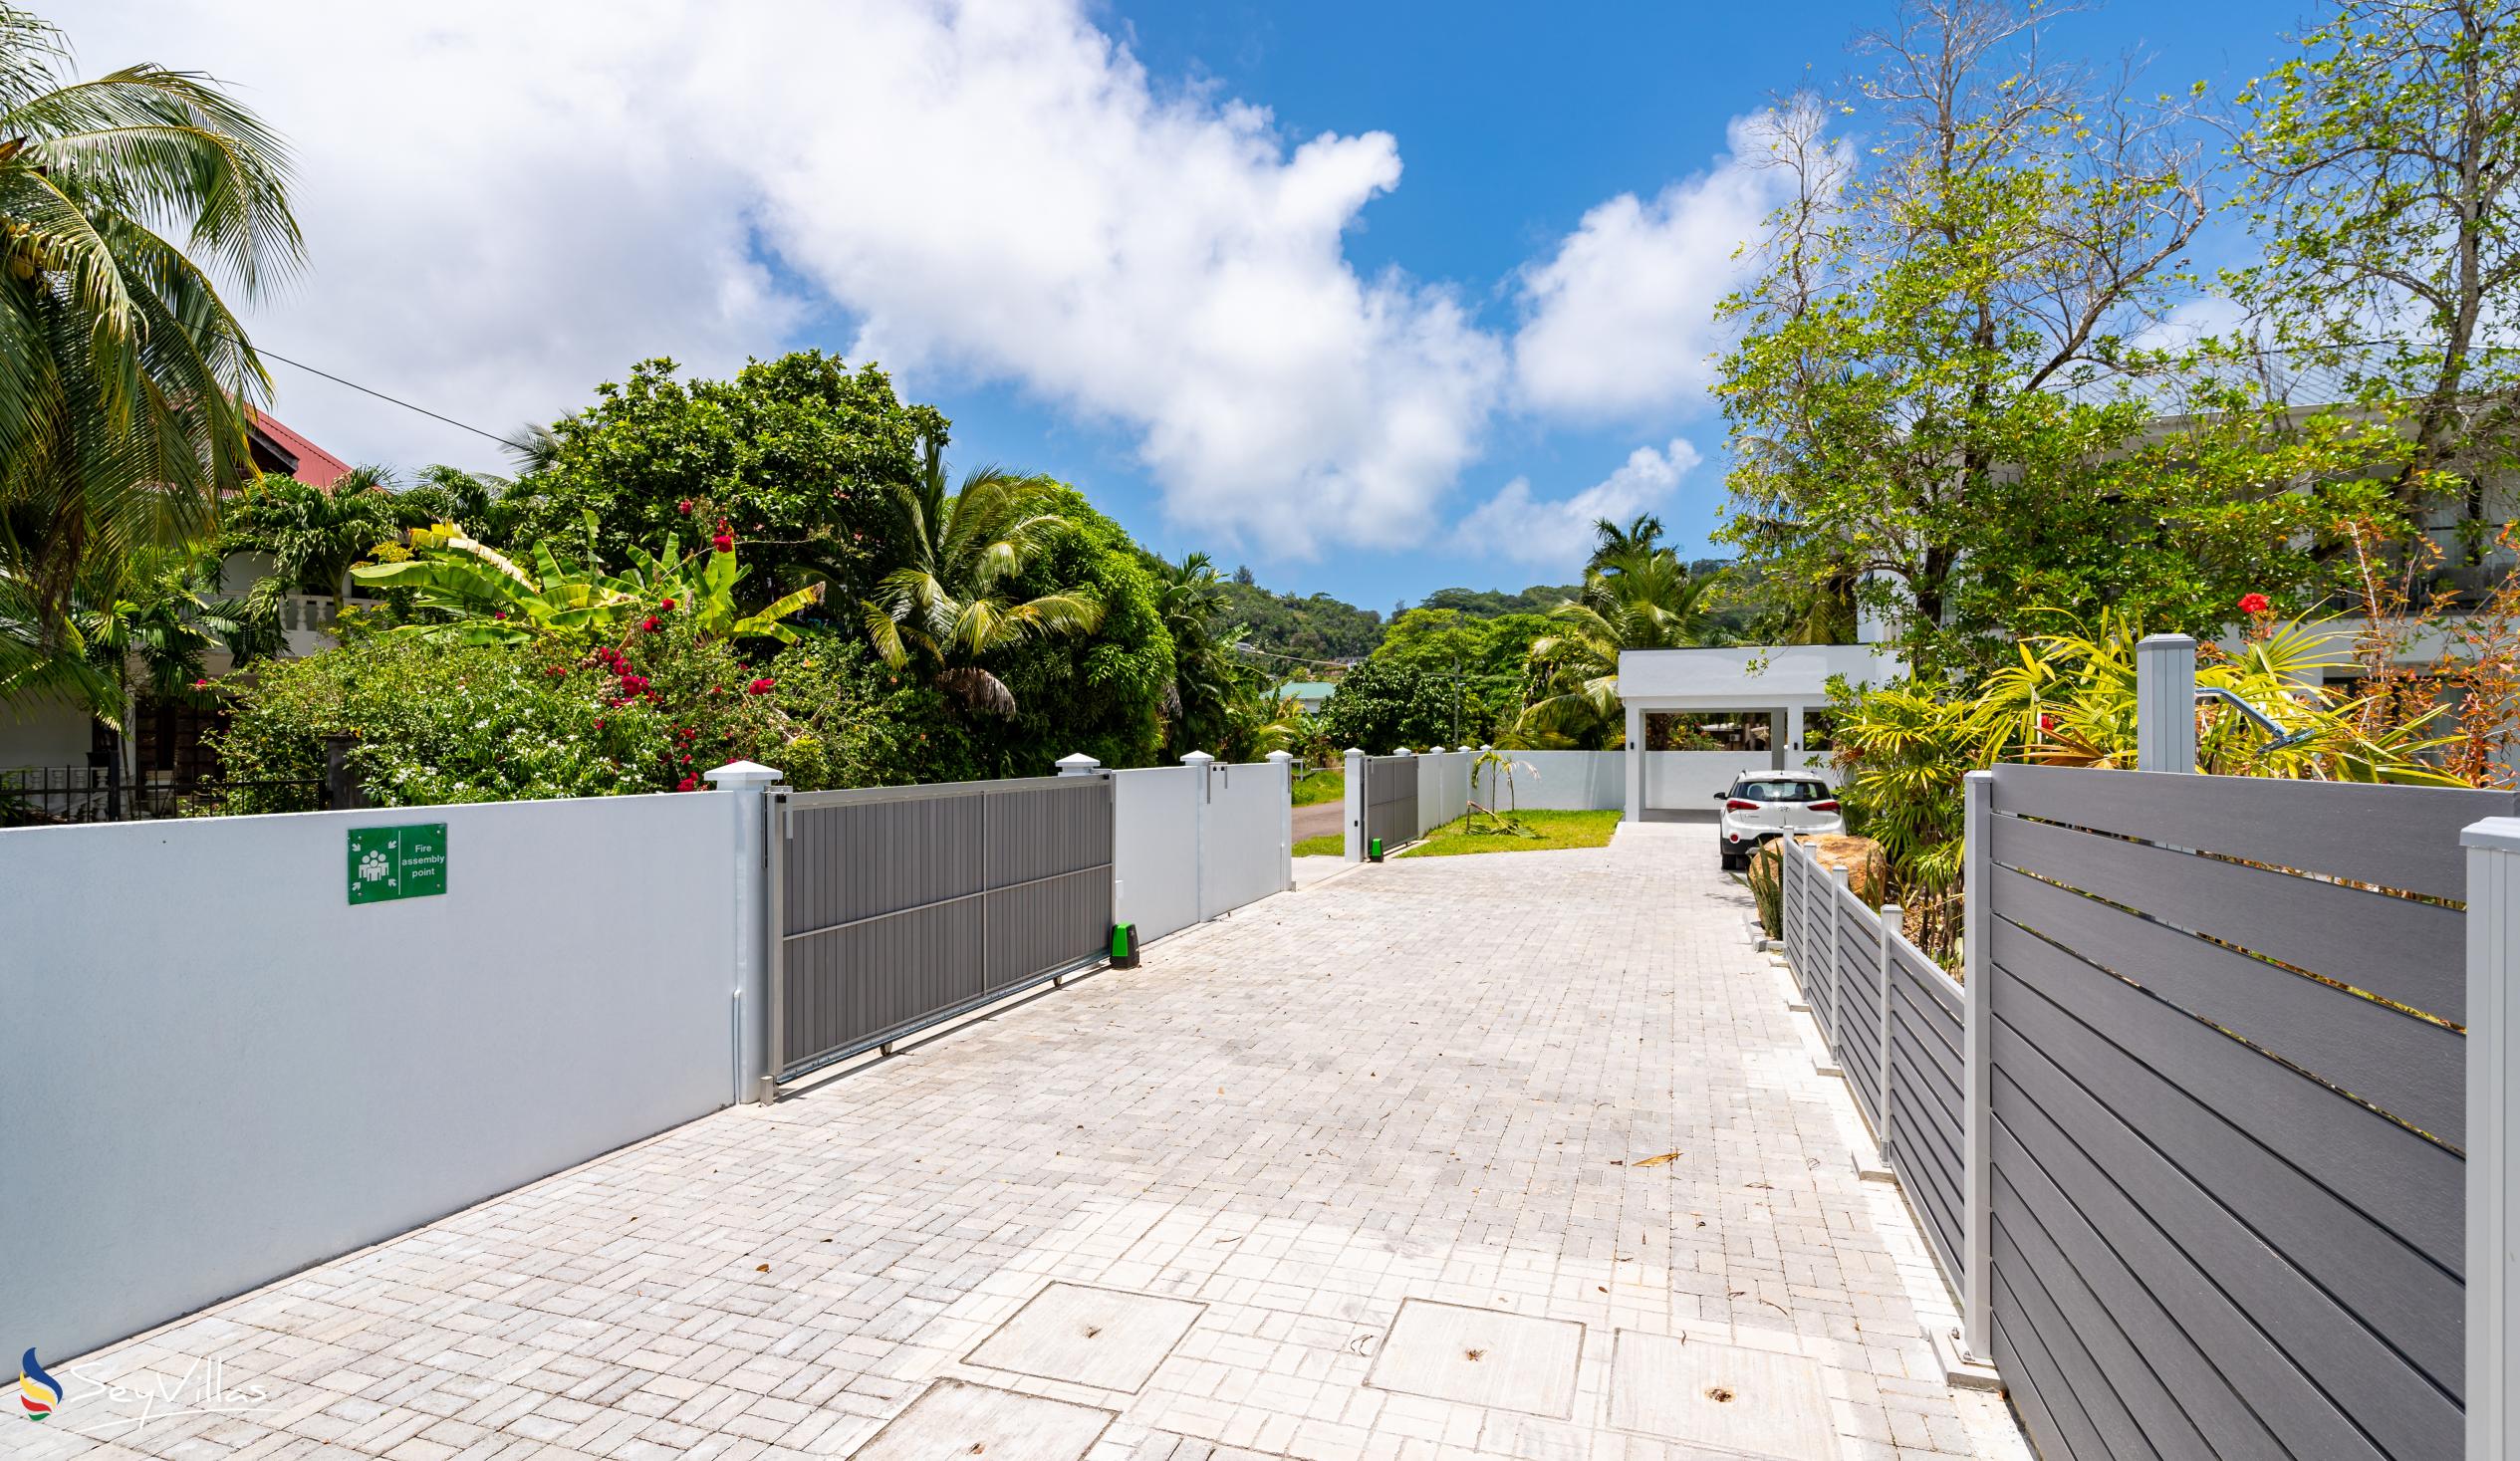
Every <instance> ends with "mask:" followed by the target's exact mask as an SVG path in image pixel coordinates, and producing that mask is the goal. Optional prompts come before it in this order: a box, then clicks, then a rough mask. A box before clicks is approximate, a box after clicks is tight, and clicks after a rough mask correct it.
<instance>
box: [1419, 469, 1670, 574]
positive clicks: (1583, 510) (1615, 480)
mask: <svg viewBox="0 0 2520 1461" xmlns="http://www.w3.org/2000/svg"><path fill="white" fill-rule="evenodd" d="M1700 459H1701V458H1700V457H1699V455H1698V451H1697V448H1696V447H1695V446H1692V445H1690V444H1689V443H1688V442H1687V441H1686V440H1684V439H1682V438H1679V437H1673V438H1672V439H1671V442H1670V444H1669V445H1667V446H1664V447H1662V448H1660V449H1658V450H1657V449H1656V448H1654V447H1651V446H1639V447H1638V448H1637V449H1636V450H1635V451H1632V452H1630V453H1629V454H1628V460H1626V461H1625V462H1622V463H1620V465H1619V469H1618V470H1617V471H1615V472H1612V473H1611V474H1610V475H1609V476H1607V477H1604V478H1603V479H1602V480H1601V481H1599V482H1596V483H1594V484H1593V485H1592V486H1590V487H1587V488H1585V489H1584V490H1583V491H1581V492H1578V493H1575V494H1574V495H1573V496H1570V497H1560V498H1550V499H1543V498H1538V497H1534V496H1533V495H1532V491H1531V482H1530V481H1529V479H1527V478H1523V477H1516V478H1515V479H1514V480H1512V481H1511V482H1508V483H1506V484H1505V485H1504V487H1503V488H1501V489H1499V490H1498V492H1497V493H1496V495H1495V496H1493V497H1491V498H1489V499H1488V500H1487V501H1485V502H1483V503H1481V504H1479V505H1478V506H1477V507H1476V508H1474V509H1472V510H1471V512H1470V514H1469V515H1468V516H1467V517H1465V518H1463V519H1462V521H1461V526H1460V528H1459V529H1458V531H1457V532H1456V533H1455V535H1454V536H1455V541H1456V543H1457V544H1458V546H1459V547H1461V548H1463V549H1465V550H1467V551H1470V552H1474V553H1485V554H1490V555H1494V556H1498V557H1503V558H1509V559H1513V560H1515V561H1517V562H1521V563H1528V564H1536V565H1541V566H1544V567H1548V568H1552V569H1559V570H1563V571H1564V572H1566V573H1567V574H1569V575H1572V574H1573V573H1574V572H1575V571H1576V570H1577V569H1579V568H1581V567H1583V564H1584V560H1585V558H1586V557H1587V556H1589V555H1590V554H1591V553H1592V551H1593V524H1594V523H1595V522H1596V521H1598V520H1599V519H1602V518H1609V519H1610V520H1611V521H1613V522H1616V523H1623V524H1624V523H1626V522H1627V521H1628V520H1629V519H1631V518H1634V517H1635V516H1636V515H1637V514H1638V513H1645V512H1655V511H1658V510H1660V508H1661V507H1662V506H1663V504H1665V503H1667V502H1669V501H1670V499H1671V493H1672V492H1673V490H1674V489H1676V488H1677V487H1678V486H1679V485H1680V479H1681V478H1682V477H1684V476H1686V475H1688V472H1689V470H1690V469H1691V468H1693V467H1695V466H1696V465H1697V464H1698V462H1699V460H1700Z"/></svg>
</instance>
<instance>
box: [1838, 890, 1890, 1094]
mask: <svg viewBox="0 0 2520 1461" xmlns="http://www.w3.org/2000/svg"><path fill="white" fill-rule="evenodd" d="M1829 891H1830V893H1831V895H1832V896H1834V897H1835V898H1837V900H1838V927H1837V947H1838V978H1837V995H1838V1001H1839V1005H1840V1010H1841V1013H1842V1018H1841V1019H1840V1020H1839V1022H1838V1028H1837V1042H1836V1047H1837V1052H1838V1065H1839V1068H1840V1069H1841V1070H1844V1071H1845V1072H1846V1073H1847V1089H1848V1090H1849V1091H1850V1092H1852V1093H1854V1096H1855V1104H1856V1108H1857V1109H1859V1110H1861V1111H1862V1112H1863V1113H1864V1119H1865V1121H1866V1122H1867V1123H1869V1124H1870V1125H1871V1126H1872V1128H1873V1134H1874V1136H1875V1137H1876V1138H1877V1139H1878V1138H1879V1137H1880V1135H1881V1131H1882V1111H1881V1103H1882V1102H1881V1071H1882V988H1881V984H1882V922H1881V919H1880V918H1879V917H1877V916H1876V915H1875V914H1874V912H1873V910H1872V909H1871V908H1868V907H1866V906H1865V904H1864V900H1863V899H1862V898H1860V897H1857V896H1856V895H1855V894H1854V892H1852V891H1850V890H1849V889H1846V888H1841V887H1837V886H1834V885H1833V886H1832V887H1831V888H1830V889H1829Z"/></svg>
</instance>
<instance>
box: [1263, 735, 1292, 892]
mask: <svg viewBox="0 0 2520 1461" xmlns="http://www.w3.org/2000/svg"><path fill="white" fill-rule="evenodd" d="M1269 760H1270V762H1271V764H1273V765H1275V766H1276V767H1277V769H1278V790H1279V792H1281V793H1282V794H1284V796H1285V798H1286V807H1285V813H1286V816H1285V820H1284V821H1283V822H1282V823H1281V824H1280V826H1279V828H1278V854H1279V855H1280V856H1282V857H1284V858H1285V859H1286V890H1287V891H1288V892H1293V891H1295V757H1294V756H1293V755H1292V754H1290V753H1288V752H1285V751H1271V752H1270V753H1269Z"/></svg>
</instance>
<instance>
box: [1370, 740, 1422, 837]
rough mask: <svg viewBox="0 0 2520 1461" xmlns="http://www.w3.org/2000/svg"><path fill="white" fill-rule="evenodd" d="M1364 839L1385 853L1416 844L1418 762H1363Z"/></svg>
mask: <svg viewBox="0 0 2520 1461" xmlns="http://www.w3.org/2000/svg"><path fill="white" fill-rule="evenodd" d="M1365 836H1366V844H1367V846H1368V847H1369V848H1371V847H1372V846H1373V840H1374V839H1376V838H1378V837H1379V838H1381V839H1382V840H1383V846H1384V848H1385V849H1386V850H1388V849H1393V848H1397V847H1400V846H1401V845H1402V844H1405V843H1413V842H1415V841H1417V758H1416V757H1414V756H1368V757H1367V758H1365Z"/></svg>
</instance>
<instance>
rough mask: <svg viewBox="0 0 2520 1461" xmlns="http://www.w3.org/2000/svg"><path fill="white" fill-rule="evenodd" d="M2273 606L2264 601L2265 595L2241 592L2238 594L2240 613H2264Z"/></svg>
mask: <svg viewBox="0 0 2520 1461" xmlns="http://www.w3.org/2000/svg"><path fill="white" fill-rule="evenodd" d="M2274 607H2275V606H2274V605H2272V604H2269V603H2267V602H2266V596H2265V595H2263V594H2243V595H2241V596H2240V611H2241V612H2242V613H2265V612H2268V611H2269V610H2271V609H2274Z"/></svg>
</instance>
